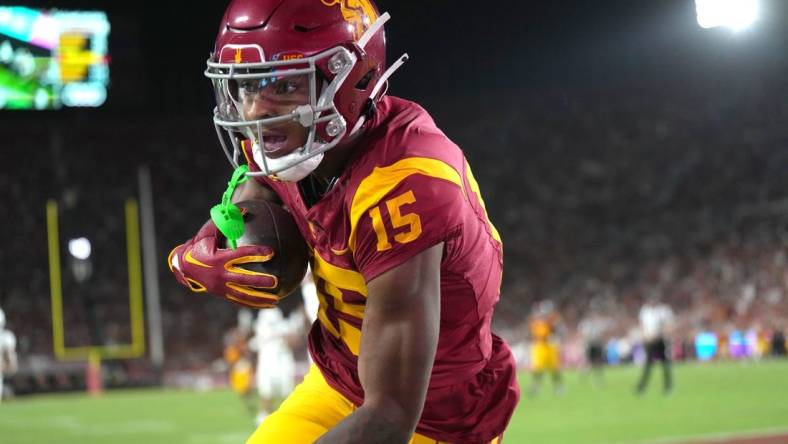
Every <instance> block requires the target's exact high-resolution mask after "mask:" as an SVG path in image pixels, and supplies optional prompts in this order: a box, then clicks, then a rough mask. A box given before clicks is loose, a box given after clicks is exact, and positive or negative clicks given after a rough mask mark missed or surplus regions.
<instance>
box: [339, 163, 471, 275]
mask: <svg viewBox="0 0 788 444" xmlns="http://www.w3.org/2000/svg"><path fill="white" fill-rule="evenodd" d="M466 211H468V206H467V200H466V199H465V192H464V190H463V186H462V180H461V177H460V175H459V174H458V173H457V172H456V170H454V169H453V168H451V167H450V166H449V165H448V164H446V163H443V162H441V161H438V160H434V159H406V160H403V161H401V162H398V163H397V164H395V165H392V166H389V167H384V168H376V169H375V171H373V173H372V174H371V175H370V176H368V177H367V178H366V179H364V181H363V182H362V183H361V185H360V186H359V188H358V190H357V192H356V194H355V196H354V199H353V205H352V206H351V235H350V242H349V243H350V248H351V250H352V251H353V259H354V262H355V263H356V266H357V268H358V270H359V272H360V273H361V274H362V276H364V279H365V280H366V281H367V282H369V281H370V280H372V279H374V278H376V277H377V276H380V275H381V274H383V273H385V272H386V271H389V270H391V269H392V268H394V267H397V266H399V265H401V264H403V263H405V262H406V261H407V260H408V259H410V258H412V257H413V256H415V255H417V254H418V253H420V252H422V251H424V250H426V249H428V248H430V247H432V246H434V245H436V244H438V243H440V242H444V241H448V240H450V239H452V238H455V237H457V236H458V234H459V233H460V231H461V227H462V223H463V218H464V213H465V212H466Z"/></svg>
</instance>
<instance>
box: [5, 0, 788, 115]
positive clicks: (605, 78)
mask: <svg viewBox="0 0 788 444" xmlns="http://www.w3.org/2000/svg"><path fill="white" fill-rule="evenodd" d="M21 3H26V4H27V5H30V6H38V7H53V6H59V7H61V8H62V9H75V8H85V9H103V10H105V11H108V13H109V16H110V21H111V24H112V31H111V34H110V52H111V56H112V64H111V67H110V69H111V79H112V85H111V89H110V96H109V101H108V102H107V104H106V105H105V106H104V108H102V110H101V112H104V111H114V112H118V113H139V112H140V111H145V112H149V113H152V114H160V113H172V112H176V113H182V114H189V113H195V114H205V113H208V112H209V111H210V108H211V100H212V97H211V91H210V85H209V82H208V81H207V80H206V79H204V78H203V76H202V71H203V69H204V62H205V59H206V58H207V56H208V53H209V51H210V50H211V47H212V45H213V38H214V36H215V33H216V30H217V29H218V23H219V20H220V18H221V15H222V12H223V10H224V7H225V5H226V4H227V2H226V1H225V0H211V1H207V2H166V1H160V2H146V3H137V2H125V1H124V2H120V1H118V2H99V1H95V0H94V1H87V0H61V1H60V2H54V1H44V2H20V4H21ZM762 4H763V14H762V19H761V21H760V22H759V23H758V24H757V25H756V26H755V27H754V28H753V29H751V30H748V31H746V32H743V33H740V34H738V35H733V34H732V33H731V32H729V31H727V30H711V31H704V30H702V29H700V28H699V27H698V26H697V24H696V22H695V13H694V1H692V0H655V1H647V2H646V1H634V0H607V1H604V2H589V1H582V0H569V1H538V2H535V1H509V0H504V1H499V2H470V1H448V0H430V1H414V0H407V1H403V0H399V1H394V0H380V1H379V2H378V5H379V7H380V9H381V10H382V11H388V12H390V13H391V15H392V20H391V21H390V22H389V23H388V24H387V37H388V46H389V59H393V58H394V57H397V56H398V55H399V54H401V53H402V52H408V53H409V54H410V56H411V61H410V62H408V63H407V64H406V65H405V66H404V67H403V68H402V69H401V70H400V71H399V72H398V73H397V74H396V76H395V77H394V81H393V84H392V89H391V91H392V93H394V94H397V95H402V96H405V97H408V98H412V99H415V100H418V101H426V102H428V103H429V102H431V101H439V100H442V99H444V98H446V97H451V96H457V95H464V94H478V93H479V92H485V91H511V90H529V89H539V88H610V87H615V86H616V85H620V84H633V83H634V84H637V83H638V82H660V81H665V80H672V81H682V80H683V78H684V77H687V76H698V75H701V76H702V75H704V70H712V71H714V72H719V71H720V70H722V71H725V70H731V71H732V75H739V74H741V73H750V74H752V73H753V72H761V71H772V72H775V71H780V70H782V68H784V67H785V54H786V51H785V48H784V46H785V45H784V42H785V41H786V40H788V35H786V33H785V32H783V31H781V28H786V26H785V23H786V20H784V18H785V17H786V14H785V12H786V9H788V7H786V6H787V5H786V4H785V2H781V1H780V0H763V2H762ZM80 112H85V111H84V110H83V111H80ZM87 112H88V113H90V112H92V111H87Z"/></svg>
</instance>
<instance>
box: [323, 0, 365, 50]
mask: <svg viewBox="0 0 788 444" xmlns="http://www.w3.org/2000/svg"><path fill="white" fill-rule="evenodd" d="M320 1H321V3H323V4H324V5H326V6H334V5H339V9H341V10H342V17H343V18H344V19H345V21H346V22H348V23H349V24H351V25H352V26H353V33H354V34H355V36H356V40H358V39H360V38H361V36H362V35H364V31H366V30H367V28H369V27H370V25H372V23H374V22H375V20H377V18H378V13H377V12H376V11H375V7H374V6H372V2H371V1H370V0H320Z"/></svg>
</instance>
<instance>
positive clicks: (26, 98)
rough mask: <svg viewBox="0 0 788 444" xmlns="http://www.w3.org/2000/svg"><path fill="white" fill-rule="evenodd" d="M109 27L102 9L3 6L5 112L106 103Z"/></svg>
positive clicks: (0, 81) (0, 67) (0, 101)
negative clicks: (40, 8)
mask: <svg viewBox="0 0 788 444" xmlns="http://www.w3.org/2000/svg"><path fill="white" fill-rule="evenodd" d="M109 30H110V24H109V20H108V19H107V15H106V13H104V12H100V11H61V10H39V9H32V8H27V7H23V6H0V110H5V109H29V110H45V109H59V108H62V107H97V106H101V105H102V104H103V103H104V102H105V101H106V99H107V87H108V85H109V55H108V43H107V42H108V36H109Z"/></svg>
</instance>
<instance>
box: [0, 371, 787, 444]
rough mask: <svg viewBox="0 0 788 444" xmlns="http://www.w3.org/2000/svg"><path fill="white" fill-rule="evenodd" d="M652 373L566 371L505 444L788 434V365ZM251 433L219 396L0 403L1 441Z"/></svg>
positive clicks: (521, 415)
mask: <svg viewBox="0 0 788 444" xmlns="http://www.w3.org/2000/svg"><path fill="white" fill-rule="evenodd" d="M655 370H656V371H655V372H653V374H652V381H651V386H650V389H649V391H648V392H647V393H646V394H645V395H644V396H642V397H636V396H635V395H634V394H633V387H634V385H635V382H636V380H637V377H638V374H639V373H638V372H639V369H638V368H635V367H622V368H611V369H608V371H607V373H606V375H605V376H606V386H605V387H604V388H601V389H600V388H594V387H593V386H592V385H591V383H590V381H589V380H588V379H587V378H585V377H584V376H583V375H581V374H578V373H576V372H571V373H568V374H567V375H566V376H565V379H566V384H567V391H566V393H565V394H564V395H563V396H560V397H559V396H556V395H554V394H553V393H552V390H551V386H550V384H549V381H546V384H545V385H544V386H543V390H542V393H541V394H540V395H538V396H536V397H533V398H531V397H528V396H525V395H524V396H523V398H522V400H521V402H520V406H519V408H518V409H517V411H516V412H515V415H514V417H513V419H512V422H511V424H510V426H509V429H508V430H507V432H506V436H505V437H506V439H505V442H507V443H509V444H514V443H516V444H520V443H538V444H550V443H561V444H563V443H583V444H594V443H616V444H618V443H633V442H648V441H650V440H658V439H664V438H671V437H689V436H697V435H704V434H716V433H727V432H743V431H751V430H760V429H771V428H785V429H788V361H770V362H761V363H713V364H706V365H701V364H690V365H680V366H677V367H676V368H675V381H676V390H675V391H674V393H673V394H672V395H671V396H669V397H665V396H663V395H662V393H661V382H662V381H661V376H662V375H661V373H660V372H659V368H656V369H655ZM520 382H521V384H522V385H523V387H525V386H527V385H528V384H529V383H530V377H529V376H528V375H521V379H520ZM523 393H524V394H525V390H524V391H523ZM252 428H253V418H252V416H251V415H250V414H249V413H248V412H247V411H246V410H245V409H244V407H243V404H242V402H241V400H240V399H239V398H238V397H237V396H235V395H234V394H233V393H232V392H230V391H226V390H222V391H212V392H206V393H194V392H186V391H172V390H126V391H112V392H108V393H106V394H104V395H103V396H101V397H99V398H89V397H87V396H85V395H82V394H70V395H41V396H32V397H25V398H18V399H15V400H12V401H11V402H7V403H3V404H1V405H0V444H33V443H35V444H40V443H49V442H57V443H58V444H72V443H73V444H77V443H79V444H93V443H101V444H105V443H106V444H131V443H134V444H138V443H141V444H159V443H161V444H164V443H168V444H169V443H182V444H209V443H210V444H237V443H243V442H244V441H245V439H246V437H247V436H248V435H249V434H250V433H251V431H252Z"/></svg>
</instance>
